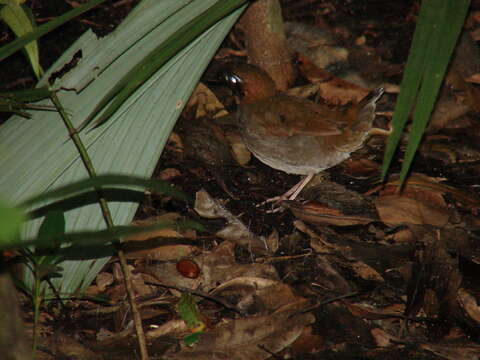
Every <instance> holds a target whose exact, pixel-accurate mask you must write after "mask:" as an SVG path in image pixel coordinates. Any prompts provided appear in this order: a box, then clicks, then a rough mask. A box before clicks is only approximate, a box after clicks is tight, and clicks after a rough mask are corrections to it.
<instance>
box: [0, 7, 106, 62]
mask: <svg viewBox="0 0 480 360" xmlns="http://www.w3.org/2000/svg"><path fill="white" fill-rule="evenodd" d="M104 1H106V0H92V1H90V2H88V3H86V4H83V5H80V6H79V7H77V8H75V9H72V10H70V11H68V12H66V13H65V14H63V15H62V16H59V17H57V18H56V19H54V20H52V21H49V22H48V23H45V24H43V25H41V26H38V27H37V28H36V29H35V30H34V31H32V32H30V33H28V34H25V35H23V36H21V37H19V38H18V39H16V40H15V41H12V42H11V43H9V44H7V45H5V46H3V47H1V48H0V61H2V60H3V59H5V58H7V57H9V56H10V55H12V54H14V53H15V52H17V51H18V50H20V49H22V48H23V47H24V46H25V45H27V44H28V43H30V42H32V41H33V40H36V39H38V38H39V37H42V36H43V35H45V34H48V33H49V32H50V31H52V30H54V29H56V28H57V27H59V26H61V25H63V24H65V23H66V22H68V21H70V20H71V19H73V18H76V17H77V16H79V15H81V14H83V13H84V12H86V11H88V10H90V9H91V8H93V7H95V6H97V5H98V4H101V3H102V2H104Z"/></svg>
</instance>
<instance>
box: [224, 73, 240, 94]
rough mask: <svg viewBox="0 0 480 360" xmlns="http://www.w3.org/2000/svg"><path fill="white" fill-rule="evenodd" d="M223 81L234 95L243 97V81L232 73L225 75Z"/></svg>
mask: <svg viewBox="0 0 480 360" xmlns="http://www.w3.org/2000/svg"><path fill="white" fill-rule="evenodd" d="M225 80H226V82H227V84H228V85H229V86H230V88H231V89H232V91H233V93H234V94H236V95H237V96H243V81H242V79H241V78H240V77H239V76H238V75H235V74H232V73H229V74H226V75H225Z"/></svg>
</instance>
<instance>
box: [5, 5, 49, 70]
mask: <svg viewBox="0 0 480 360" xmlns="http://www.w3.org/2000/svg"><path fill="white" fill-rule="evenodd" d="M2 3H4V4H5V6H3V7H2V8H1V9H0V19H1V20H3V21H4V22H5V23H6V24H7V25H8V27H10V29H12V31H13V32H14V33H15V35H17V37H21V36H23V35H25V34H27V33H30V32H33V25H32V22H31V21H30V18H29V17H28V15H27V14H26V13H25V11H24V9H23V8H22V6H21V5H20V4H19V2H18V1H16V0H3V1H2ZM25 52H26V54H27V57H28V60H29V61H30V65H31V66H32V69H33V72H34V73H35V76H36V77H37V79H39V78H40V76H41V75H42V67H41V66H40V61H39V57H38V44H37V42H36V41H35V40H34V41H32V42H30V43H28V44H26V45H25Z"/></svg>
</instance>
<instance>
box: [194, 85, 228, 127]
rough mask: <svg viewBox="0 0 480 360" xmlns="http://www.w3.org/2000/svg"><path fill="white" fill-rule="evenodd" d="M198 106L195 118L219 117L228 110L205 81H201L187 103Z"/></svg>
mask: <svg viewBox="0 0 480 360" xmlns="http://www.w3.org/2000/svg"><path fill="white" fill-rule="evenodd" d="M191 106H196V107H197V109H196V110H197V111H196V114H195V118H196V119H198V118H201V117H205V116H211V117H213V118H218V117H221V116H225V115H227V114H228V112H227V111H226V110H225V107H224V106H223V104H222V103H221V102H220V101H218V99H217V97H216V96H215V95H214V94H213V92H212V91H211V90H210V89H209V88H208V87H207V86H205V84H203V83H199V84H198V85H197V87H196V88H195V90H194V91H193V93H192V95H191V96H190V100H189V101H188V103H187V107H191Z"/></svg>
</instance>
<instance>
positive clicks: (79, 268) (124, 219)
mask: <svg viewBox="0 0 480 360" xmlns="http://www.w3.org/2000/svg"><path fill="white" fill-rule="evenodd" d="M218 1H220V0H162V1H157V0H143V1H141V2H140V3H139V4H138V5H137V6H136V7H135V8H134V9H133V11H132V12H131V13H130V14H129V16H128V17H127V18H126V20H125V21H124V22H123V23H122V24H120V26H119V27H118V28H117V29H116V30H115V31H114V32H113V33H112V34H110V35H108V36H105V37H103V38H101V39H97V38H96V36H95V35H94V34H93V33H92V32H91V31H89V32H87V33H86V34H84V35H83V36H82V37H81V38H80V39H79V40H78V41H77V42H76V43H75V44H74V45H72V47H71V48H70V49H69V50H68V51H67V52H65V54H63V55H62V56H61V58H60V59H59V60H58V61H57V62H56V63H55V64H54V65H53V66H52V67H51V68H50V69H49V70H48V71H47V72H46V74H45V75H44V77H43V79H42V80H41V81H40V84H39V86H44V85H47V79H48V78H49V76H50V75H51V74H52V73H53V72H55V71H58V70H59V69H61V68H62V67H63V66H64V64H66V63H69V62H70V61H71V59H72V58H74V57H76V56H78V54H81V58H80V61H79V62H78V63H77V66H76V67H75V68H74V69H72V70H71V71H70V72H68V73H67V74H65V75H63V76H62V78H60V79H57V80H56V82H55V84H54V86H55V88H56V89H60V90H59V91H58V92H57V96H58V97H59V99H60V101H61V102H62V104H63V106H64V107H65V109H67V110H68V112H69V113H70V114H71V116H72V122H73V123H74V125H75V126H78V125H79V124H81V123H82V122H83V121H84V120H85V118H86V117H87V116H88V114H89V113H91V112H92V110H93V109H94V108H95V107H96V106H97V105H98V103H99V101H100V100H101V99H102V97H103V95H104V94H106V93H108V92H109V91H110V89H111V88H112V87H113V86H115V84H116V83H117V81H118V79H120V78H122V77H123V76H124V75H125V74H127V73H128V72H129V71H130V70H131V69H132V68H133V67H134V66H135V65H136V64H137V63H138V62H140V61H141V60H142V58H143V57H145V56H146V54H149V53H150V52H152V51H153V50H154V49H155V48H156V47H158V46H159V44H161V43H162V42H164V41H166V40H167V39H168V38H169V37H170V36H171V35H172V34H174V33H175V32H176V31H177V30H178V29H179V28H181V27H182V26H183V25H185V24H186V23H188V22H189V21H191V20H192V19H194V18H195V17H196V16H198V14H201V13H204V12H205V11H206V10H207V9H208V8H210V7H211V6H212V5H214V4H215V3H217V2H218ZM241 12H242V10H241V9H240V10H238V11H236V12H235V13H232V14H231V15H230V16H228V17H227V18H225V19H224V20H221V21H219V22H218V23H216V24H215V25H214V26H213V27H212V28H210V29H209V30H207V31H206V32H205V33H203V34H202V35H201V36H200V37H199V38H198V39H197V40H195V41H194V42H193V43H192V44H190V45H189V46H187V47H185V48H184V49H183V50H182V51H181V52H180V53H178V54H177V55H175V56H174V57H173V58H171V59H170V60H169V61H168V62H167V63H166V64H165V65H164V66H162V68H161V69H159V70H158V71H157V72H156V73H155V74H153V75H152V76H151V77H150V79H148V81H147V82H146V83H145V84H144V85H142V86H141V87H140V88H139V89H138V90H137V91H136V92H135V93H134V94H133V95H132V96H131V97H130V98H129V99H128V100H127V101H126V103H125V104H123V105H122V106H121V107H120V109H119V110H118V111H117V112H116V113H115V114H114V115H113V118H114V119H115V121H112V122H107V123H106V124H105V125H104V126H102V127H99V128H97V129H94V130H90V131H88V132H84V133H82V134H81V137H82V140H83V141H84V143H85V145H86V147H87V149H88V152H89V154H90V155H91V157H92V161H93V164H94V166H95V168H96V170H97V174H99V175H103V174H108V173H116V174H119V173H121V174H124V175H134V176H137V177H142V178H148V177H150V176H151V174H152V173H153V170H154V169H155V167H156V164H157V162H158V158H159V156H160V154H161V152H162V149H163V147H164V144H165V143H166V141H167V139H168V136H169V134H170V131H171V129H172V128H173V125H174V124H175V121H176V119H177V117H178V116H179V114H180V113H181V111H182V109H183V106H184V105H185V104H186V103H187V101H188V98H189V96H190V93H191V92H192V90H193V89H194V87H195V86H196V84H197V82H198V79H199V78H200V76H201V74H202V72H203V71H204V69H205V67H206V66H207V64H208V62H209V61H210V59H211V58H212V56H213V55H214V53H215V52H216V50H217V48H218V46H219V45H220V44H221V42H222V41H223V39H224V37H225V35H226V34H227V33H228V31H229V30H230V28H231V26H232V25H233V24H234V23H235V21H236V19H237V18H238V16H239V15H240V14H241ZM63 89H75V90H76V91H66V90H63ZM39 104H40V105H50V103H49V102H46V101H42V102H40V103H39ZM32 118H33V120H26V119H22V118H20V117H18V116H14V117H13V118H11V120H9V121H7V122H6V123H5V124H3V125H2V126H1V127H0V153H1V154H2V156H1V157H0V168H1V169H2V176H1V177H0V194H4V195H5V196H6V197H7V196H8V200H10V201H11V202H13V203H21V202H22V201H24V200H26V199H27V198H31V197H33V196H34V195H36V194H40V193H43V192H46V191H49V190H54V189H57V188H60V187H62V186H64V185H67V184H69V183H72V182H76V181H78V180H80V179H84V178H86V177H87V173H86V171H85V169H84V166H83V164H82V163H81V161H80V159H79V157H78V153H77V150H76V149H75V146H74V145H73V144H72V143H71V142H70V141H68V134H67V131H66V129H65V128H64V126H63V124H62V120H61V119H60V117H59V115H58V114H57V113H50V112H48V113H47V112H32ZM12 120H13V121H12ZM109 206H110V211H111V213H112V216H113V220H114V223H115V224H116V225H124V224H128V223H130V221H131V219H132V217H133V215H134V214H135V211H136V209H137V206H138V203H137V202H121V203H120V202H114V203H110V204H109ZM65 216H66V220H67V232H79V231H93V230H98V229H103V228H104V227H105V225H104V222H103V218H102V215H101V212H100V210H99V207H98V205H97V204H92V205H88V206H84V207H82V208H80V209H75V210H70V211H67V212H66V213H65ZM39 225H40V220H35V221H31V222H29V223H28V224H27V226H26V227H25V232H24V237H25V238H30V239H31V238H34V237H35V236H36V234H37V232H38V227H39ZM107 261H108V257H105V258H101V259H96V260H94V261H68V262H65V263H61V264H60V265H61V266H62V267H63V268H64V274H63V278H62V279H55V280H54V283H55V286H56V288H58V289H59V291H61V292H62V293H68V292H76V291H78V290H80V291H81V290H82V289H85V288H86V287H87V286H88V285H89V284H90V282H91V281H92V280H93V279H94V277H95V276H96V274H97V272H98V271H99V270H100V269H101V268H102V267H103V265H104V264H105V263H106V262H107ZM27 280H28V282H30V283H31V279H30V278H27Z"/></svg>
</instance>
